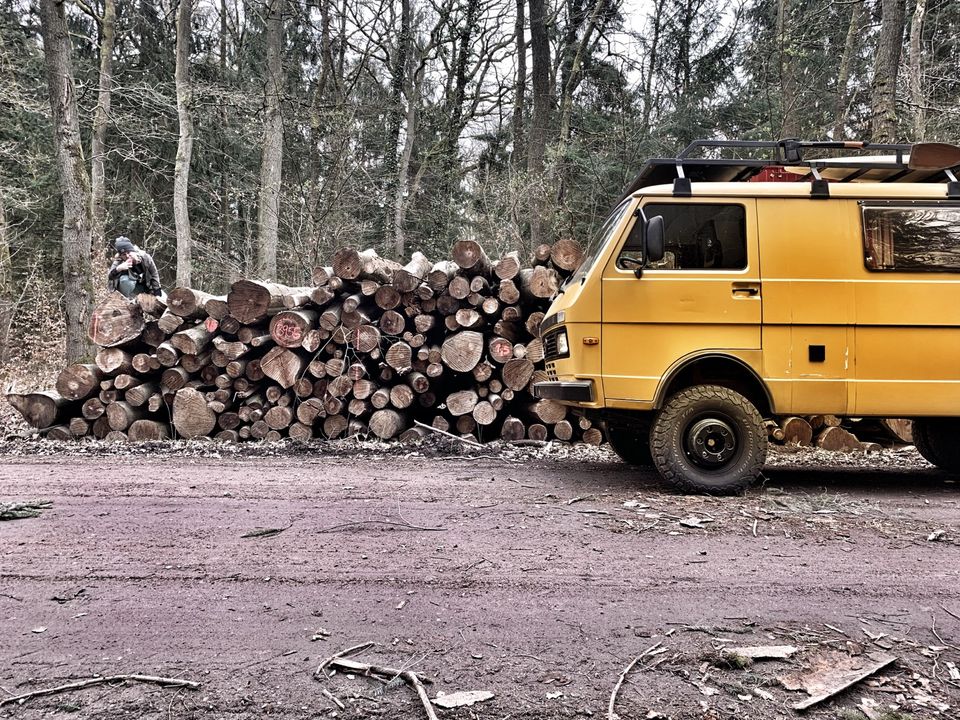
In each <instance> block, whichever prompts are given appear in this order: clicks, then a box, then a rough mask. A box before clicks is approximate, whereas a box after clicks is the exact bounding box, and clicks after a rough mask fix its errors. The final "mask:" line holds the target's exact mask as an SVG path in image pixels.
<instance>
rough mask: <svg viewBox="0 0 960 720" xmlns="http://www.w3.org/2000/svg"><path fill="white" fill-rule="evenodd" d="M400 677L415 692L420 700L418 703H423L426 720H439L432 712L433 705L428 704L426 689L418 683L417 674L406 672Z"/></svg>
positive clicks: (428, 698) (428, 697)
mask: <svg viewBox="0 0 960 720" xmlns="http://www.w3.org/2000/svg"><path fill="white" fill-rule="evenodd" d="M400 677H402V678H403V679H404V680H405V681H406V682H407V683H408V684H409V685H410V686H412V687H413V689H414V690H416V691H417V696H418V697H419V698H420V702H421V703H423V709H424V710H426V711H427V718H428V720H440V719H439V718H438V717H437V713H436V712H434V709H433V705H432V704H431V703H430V696H429V695H427V689H426V688H425V687H424V686H423V683H422V682H420V678H419V677H418V676H417V674H416V673H415V672H411V671H409V670H408V671H407V672H405V673H401V675H400Z"/></svg>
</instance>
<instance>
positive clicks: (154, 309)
mask: <svg viewBox="0 0 960 720" xmlns="http://www.w3.org/2000/svg"><path fill="white" fill-rule="evenodd" d="M137 305H139V306H140V309H141V310H143V312H145V313H146V314H147V315H152V316H153V317H160V316H161V315H163V313H164V311H165V310H166V309H167V304H166V303H165V302H164V301H163V300H161V299H160V298H159V297H158V296H156V295H154V294H153V293H140V294H139V295H137Z"/></svg>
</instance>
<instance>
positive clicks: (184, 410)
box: [173, 387, 217, 440]
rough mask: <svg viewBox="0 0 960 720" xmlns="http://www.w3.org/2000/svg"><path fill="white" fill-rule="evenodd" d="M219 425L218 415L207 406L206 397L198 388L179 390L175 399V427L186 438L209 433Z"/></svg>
mask: <svg viewBox="0 0 960 720" xmlns="http://www.w3.org/2000/svg"><path fill="white" fill-rule="evenodd" d="M216 426H217V415H216V413H214V412H213V410H211V409H210V408H208V407H207V401H206V398H204V396H203V394H202V393H200V392H197V390H195V389H193V388H190V387H185V388H181V389H180V390H177V394H176V396H175V397H174V399H173V427H174V428H175V429H176V431H177V434H178V435H179V436H180V437H182V438H186V439H188V440H189V439H190V438H195V437H201V436H203V435H209V434H210V433H211V432H213V429H214V428H215V427H216Z"/></svg>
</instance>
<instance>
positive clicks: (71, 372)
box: [56, 363, 103, 400]
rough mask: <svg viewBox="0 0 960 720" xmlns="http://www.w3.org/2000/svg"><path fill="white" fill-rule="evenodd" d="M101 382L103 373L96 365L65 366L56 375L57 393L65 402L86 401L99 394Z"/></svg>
mask: <svg viewBox="0 0 960 720" xmlns="http://www.w3.org/2000/svg"><path fill="white" fill-rule="evenodd" d="M101 380H103V372H102V371H101V370H100V368H99V367H97V366H96V365H87V364H80V363H77V364H75V365H67V367H65V368H64V369H63V370H61V371H60V374H59V375H57V383H56V386H57V392H58V393H60V394H61V395H62V396H63V397H65V398H66V399H67V400H86V399H87V398H88V397H90V396H91V395H93V394H94V393H96V392H100V381H101Z"/></svg>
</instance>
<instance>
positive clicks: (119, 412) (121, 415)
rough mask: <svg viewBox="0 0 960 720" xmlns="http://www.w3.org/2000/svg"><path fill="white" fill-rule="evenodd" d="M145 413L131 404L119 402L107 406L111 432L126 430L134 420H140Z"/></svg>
mask: <svg viewBox="0 0 960 720" xmlns="http://www.w3.org/2000/svg"><path fill="white" fill-rule="evenodd" d="M143 414H144V412H143V410H141V409H140V408H135V407H133V406H132V405H130V403H128V402H124V401H122V400H121V401H119V402H115V403H110V404H109V405H107V422H108V423H110V429H111V430H120V431H122V430H126V429H127V428H128V427H130V424H131V423H132V422H133V421H134V420H139V419H140V418H141V417H142V416H143Z"/></svg>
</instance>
